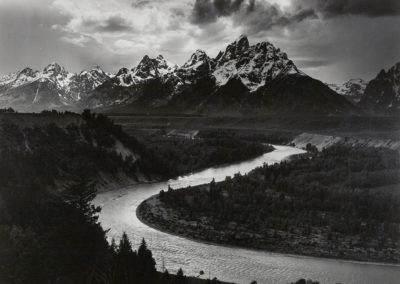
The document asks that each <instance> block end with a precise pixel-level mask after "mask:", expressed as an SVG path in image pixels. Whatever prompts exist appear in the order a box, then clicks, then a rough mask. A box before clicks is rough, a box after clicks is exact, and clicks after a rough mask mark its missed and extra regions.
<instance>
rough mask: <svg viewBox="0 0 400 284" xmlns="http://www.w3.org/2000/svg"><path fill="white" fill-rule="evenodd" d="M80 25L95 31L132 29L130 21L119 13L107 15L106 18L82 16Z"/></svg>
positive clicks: (112, 31)
mask: <svg viewBox="0 0 400 284" xmlns="http://www.w3.org/2000/svg"><path fill="white" fill-rule="evenodd" d="M81 25H82V27H84V28H85V29H89V30H92V31H96V32H106V33H118V32H125V31H132V30H134V28H133V25H132V23H131V22H130V21H129V20H127V19H125V18H123V17H122V16H121V15H109V16H107V17H106V18H104V19H102V18H84V19H82V22H81Z"/></svg>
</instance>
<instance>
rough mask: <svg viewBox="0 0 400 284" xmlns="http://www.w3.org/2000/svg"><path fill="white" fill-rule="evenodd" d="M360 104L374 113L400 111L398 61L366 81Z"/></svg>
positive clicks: (399, 69)
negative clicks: (369, 80)
mask: <svg viewBox="0 0 400 284" xmlns="http://www.w3.org/2000/svg"><path fill="white" fill-rule="evenodd" d="M360 106H361V107H362V108H364V109H366V110H367V111H369V112H375V113H386V114H388V113H389V114H390V113H399V112H400V62H399V63H397V64H395V65H394V66H393V67H392V68H390V69H389V70H388V71H385V70H382V71H381V72H380V73H379V74H378V76H377V77H376V78H375V79H373V80H372V81H371V82H369V83H368V85H367V87H366V89H365V93H364V95H363V97H362V98H361V101H360Z"/></svg>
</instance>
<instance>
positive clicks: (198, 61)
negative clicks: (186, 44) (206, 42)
mask: <svg viewBox="0 0 400 284" xmlns="http://www.w3.org/2000/svg"><path fill="white" fill-rule="evenodd" d="M209 60H210V58H209V57H208V56H207V54H206V52H205V51H203V50H201V49H198V50H196V52H195V53H193V54H192V56H190V59H189V60H188V61H186V62H185V64H183V66H182V68H193V69H197V68H198V67H199V66H200V65H202V64H203V63H205V62H208V61H209Z"/></svg>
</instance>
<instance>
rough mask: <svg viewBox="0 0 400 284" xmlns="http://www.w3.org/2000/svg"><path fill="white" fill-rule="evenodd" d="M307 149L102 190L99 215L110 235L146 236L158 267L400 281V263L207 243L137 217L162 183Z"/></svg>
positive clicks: (201, 177)
mask: <svg viewBox="0 0 400 284" xmlns="http://www.w3.org/2000/svg"><path fill="white" fill-rule="evenodd" d="M302 152H304V151H302V150H300V149H297V148H293V147H288V146H275V151H273V152H270V153H267V154H264V155H262V156H260V157H258V158H256V159H253V160H250V161H246V162H242V163H237V164H233V165H227V166H223V167H217V168H209V169H206V170H203V171H200V172H198V173H194V174H190V175H187V176H184V177H180V178H178V179H175V180H169V181H165V182H158V183H151V184H137V185H133V186H130V187H126V188H121V189H118V190H113V191H108V192H103V193H100V194H98V196H97V197H96V199H95V201H94V203H95V204H96V205H100V206H101V207H102V212H101V213H100V217H99V221H100V222H101V224H102V226H103V228H104V229H110V231H109V232H108V236H109V237H110V238H112V237H113V238H115V239H118V238H119V237H120V236H121V234H122V232H126V233H127V234H128V236H129V238H130V239H131V241H132V243H133V245H134V247H135V248H137V246H138V245H139V243H140V241H141V239H142V238H145V239H146V241H147V243H148V246H149V248H150V249H151V250H152V252H153V255H154V257H155V259H156V261H157V266H158V269H159V270H161V267H162V264H163V263H164V265H165V267H166V268H167V269H168V270H169V271H170V272H176V271H177V270H178V269H179V268H182V269H183V271H184V273H185V275H191V276H195V275H198V274H199V271H200V270H203V271H204V272H205V275H204V277H208V276H211V278H213V277H217V278H218V279H220V280H224V281H231V282H235V283H247V284H248V283H250V282H251V281H252V280H256V281H257V282H258V283H288V282H289V283H290V282H294V281H296V280H298V279H300V278H311V279H313V280H314V281H320V283H357V284H358V283H365V284H368V283H371V284H375V283H386V284H391V283H393V284H394V283H399V281H400V280H399V279H400V266H398V265H385V264H373V263H362V262H351V261H342V260H335V259H324V258H316V257H303V256H294V255H285V254H279V253H270V252H265V251H257V250H251V249H242V248H233V247H227V246H221V245H214V244H206V243H203V242H196V241H192V240H188V239H185V238H182V237H178V236H174V235H170V234H167V233H163V232H160V231H157V230H155V229H153V228H150V227H148V226H147V225H145V224H143V223H142V222H140V221H139V220H138V218H137V217H136V208H137V206H138V205H139V204H140V203H141V202H142V201H144V200H145V199H147V198H149V197H150V196H152V195H154V194H157V193H159V192H160V190H161V189H164V190H165V189H167V187H168V185H170V186H171V187H172V188H175V189H176V188H181V187H187V186H189V185H191V186H195V185H199V184H204V183H207V182H210V181H211V180H212V179H213V178H215V180H216V181H217V182H218V181H222V180H224V179H225V177H226V176H233V175H234V174H235V173H238V172H240V173H241V174H245V173H248V172H249V171H251V170H252V169H254V168H256V167H259V166H262V165H263V164H264V163H267V164H273V163H276V162H280V161H281V160H284V159H286V158H288V157H290V156H291V155H295V154H300V153H302Z"/></svg>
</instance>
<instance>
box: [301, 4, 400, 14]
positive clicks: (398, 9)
mask: <svg viewBox="0 0 400 284" xmlns="http://www.w3.org/2000/svg"><path fill="white" fill-rule="evenodd" d="M300 5H301V6H305V7H308V8H311V9H315V11H317V12H319V13H321V14H322V15H323V16H324V17H327V18H329V17H336V16H342V15H362V16H367V17H381V16H395V15H400V1H399V0H302V1H301V2H300Z"/></svg>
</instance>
